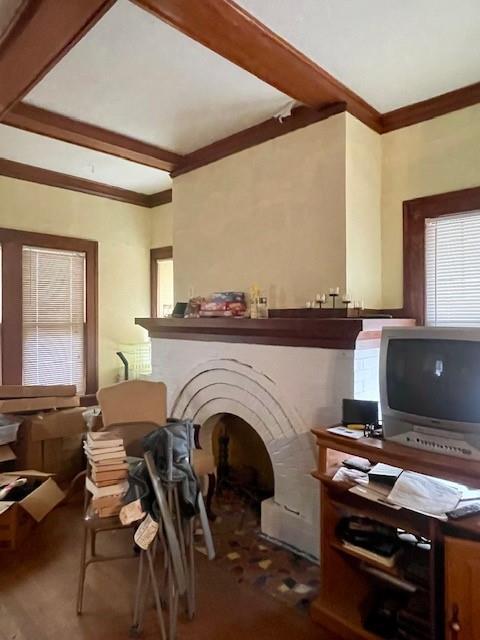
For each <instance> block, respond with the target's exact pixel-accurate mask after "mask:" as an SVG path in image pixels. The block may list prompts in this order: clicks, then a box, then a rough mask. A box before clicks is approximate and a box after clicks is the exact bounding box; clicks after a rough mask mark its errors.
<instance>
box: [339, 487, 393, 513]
mask: <svg viewBox="0 0 480 640" xmlns="http://www.w3.org/2000/svg"><path fill="white" fill-rule="evenodd" d="M372 485H376V483H374V482H369V483H368V485H355V486H354V487H351V488H350V489H349V491H350V493H354V494H355V495H357V496H360V497H362V498H366V499H367V500H371V501H372V502H378V503H380V504H382V505H384V506H385V507H389V508H390V509H396V510H397V511H398V509H401V507H399V506H398V505H396V504H391V503H390V502H388V500H387V496H388V490H389V488H390V487H388V488H387V490H386V491H381V489H380V485H378V486H375V487H372Z"/></svg>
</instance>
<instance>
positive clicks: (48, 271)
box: [23, 247, 86, 394]
mask: <svg viewBox="0 0 480 640" xmlns="http://www.w3.org/2000/svg"><path fill="white" fill-rule="evenodd" d="M85 328H86V327H85V254H84V253H77V252H75V251H61V250H58V249H57V250H55V249H42V248H39V247H23V384H62V383H63V384H65V383H69V384H75V385H76V386H77V390H78V392H79V393H81V394H84V393H85V334H86V332H85Z"/></svg>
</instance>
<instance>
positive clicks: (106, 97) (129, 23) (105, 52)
mask: <svg viewBox="0 0 480 640" xmlns="http://www.w3.org/2000/svg"><path fill="white" fill-rule="evenodd" d="M26 101H27V102H29V103H31V104H34V105H36V106H39V107H44V108H46V109H49V110H51V111H57V112H60V113H62V114H64V115H68V116H70V117H73V118H76V119H78V120H83V121H85V122H89V123H91V124H96V125H99V126H102V127H105V128H107V129H110V130H113V131H118V132H120V133H123V134H127V135H130V136H132V137H134V138H138V139H140V140H144V141H147V142H150V143H153V144H156V145H158V146H160V147H164V148H166V149H171V150H173V151H177V152H179V153H186V152H189V151H193V150H195V149H198V148H199V147H202V146H204V145H206V144H209V143H210V142H214V141H216V140H219V139H220V138H223V137H225V136H227V135H229V134H231V133H235V132H237V131H240V130H242V129H244V128H246V127H249V126H251V125H253V124H257V123H259V122H261V121H263V120H266V119H267V118H269V117H270V116H272V115H273V114H274V113H275V112H276V111H278V109H279V108H280V107H281V106H283V105H285V103H286V102H288V101H289V98H288V97H287V96H285V95H284V94H282V93H280V92H279V91H277V90H276V89H274V88H273V87H270V86H269V85H267V84H265V83H264V82H262V81H261V80H258V78H256V77H254V76H252V75H251V74H249V73H248V72H246V71H244V70H242V69H240V68H239V67H236V66H235V65H233V64H231V63H230V62H228V61H227V60H225V59H223V58H221V57H220V56H218V55H217V54H215V53H213V52H212V51H210V50H209V49H207V48H206V47H203V46H202V45H200V44H198V43H197V42H195V41H193V40H191V39H190V38H187V37H186V36H184V35H183V34H181V33H180V32H178V31H176V30H175V29H172V28H171V27H169V26H167V25H166V24H164V23H163V22H161V21H160V20H158V19H157V18H156V17H155V16H152V15H151V14H149V13H147V12H146V11H143V10H142V9H140V8H138V7H137V6H135V5H133V4H132V3H129V2H128V1H127V0H119V1H118V2H117V4H116V5H114V7H113V8H112V9H111V10H110V11H109V12H108V13H107V14H106V15H105V16H104V17H103V18H102V19H101V20H100V21H99V23H97V25H96V26H95V27H94V28H93V29H92V30H91V31H90V32H89V33H88V34H87V35H86V36H85V37H84V38H83V39H82V40H81V41H80V42H79V43H78V44H77V45H76V46H75V47H74V48H73V49H72V50H71V51H70V52H69V53H68V54H67V55H66V56H65V58H63V60H62V61H61V62H60V63H59V64H58V65H56V66H55V67H54V68H53V69H52V71H50V73H49V74H48V75H47V76H46V77H45V78H44V79H43V81H42V82H41V83H40V84H39V85H37V86H36V87H35V88H34V89H33V90H32V92H31V93H30V94H29V95H28V96H27V98H26Z"/></svg>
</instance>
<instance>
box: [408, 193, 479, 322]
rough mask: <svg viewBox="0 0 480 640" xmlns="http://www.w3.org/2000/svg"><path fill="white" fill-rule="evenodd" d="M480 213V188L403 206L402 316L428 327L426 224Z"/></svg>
mask: <svg viewBox="0 0 480 640" xmlns="http://www.w3.org/2000/svg"><path fill="white" fill-rule="evenodd" d="M475 209H480V187H474V188H472V189H461V190H460V191H450V192H448V193H440V194H437V195H434V196H426V197H424V198H415V199H414V200H406V201H405V202H404V203H403V315H405V316H406V317H410V318H415V319H416V320H417V323H418V324H420V325H423V324H425V220H426V219H427V218H439V217H440V216H444V215H449V214H450V215H451V214H454V213H463V212H465V211H473V210H475Z"/></svg>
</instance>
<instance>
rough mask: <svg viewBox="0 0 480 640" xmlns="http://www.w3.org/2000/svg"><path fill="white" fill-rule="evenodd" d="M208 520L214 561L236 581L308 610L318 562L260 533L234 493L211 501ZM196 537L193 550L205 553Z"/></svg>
mask: <svg viewBox="0 0 480 640" xmlns="http://www.w3.org/2000/svg"><path fill="white" fill-rule="evenodd" d="M213 510H214V512H215V513H216V514H217V519H216V520H215V522H213V523H212V525H211V526H212V534H213V536H214V542H215V549H216V554H217V557H216V560H215V562H216V563H217V564H218V565H220V566H221V567H223V568H224V569H225V571H227V572H229V573H230V575H231V576H232V579H233V580H235V581H236V582H238V583H246V584H248V585H250V586H252V587H254V588H255V589H261V590H262V591H263V592H265V593H268V594H269V595H271V596H273V597H274V598H276V599H279V600H281V601H282V602H284V603H286V604H287V605H289V606H292V607H295V608H297V609H299V610H300V611H305V612H307V611H308V608H309V605H310V602H311V601H312V600H313V599H314V598H315V597H316V596H317V594H318V587H319V568H318V565H316V564H315V563H313V562H311V561H310V560H308V559H306V558H304V557H302V556H300V555H298V554H296V553H294V552H293V551H290V550H288V549H285V548H283V547H281V546H279V545H277V544H275V543H273V542H272V541H270V540H266V539H265V538H263V537H262V536H261V533H260V522H259V517H258V516H257V514H256V513H255V511H254V510H253V509H251V508H250V507H249V506H248V505H246V504H245V503H244V502H242V501H241V500H240V499H239V498H238V497H236V496H235V495H227V494H225V493H224V494H223V496H222V497H221V498H217V499H216V502H215V503H214V509H213ZM200 541H201V538H200V537H199V538H198V544H197V546H196V549H197V551H199V552H200V553H205V549H204V548H203V547H202V546H201V544H202V543H201V542H200Z"/></svg>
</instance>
